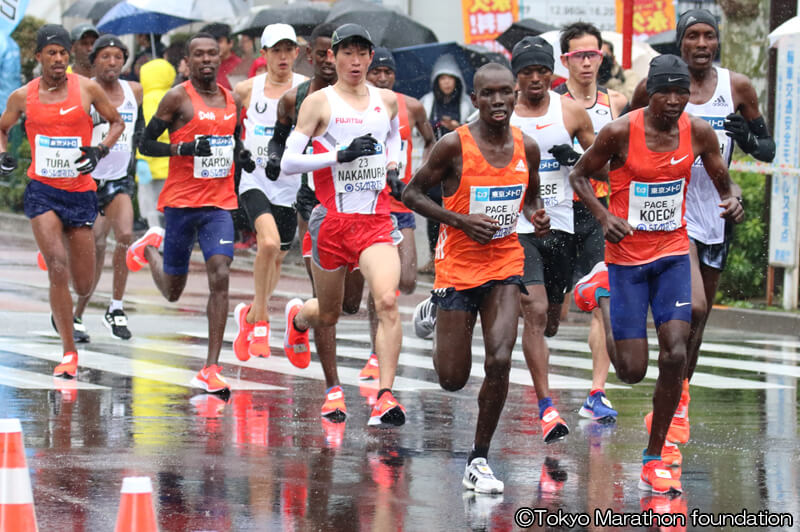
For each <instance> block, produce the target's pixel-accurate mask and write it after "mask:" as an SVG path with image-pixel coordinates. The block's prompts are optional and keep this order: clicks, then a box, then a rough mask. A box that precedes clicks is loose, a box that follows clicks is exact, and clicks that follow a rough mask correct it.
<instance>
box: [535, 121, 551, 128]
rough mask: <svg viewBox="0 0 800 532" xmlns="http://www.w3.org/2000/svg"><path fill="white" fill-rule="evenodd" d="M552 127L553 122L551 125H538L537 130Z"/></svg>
mask: <svg viewBox="0 0 800 532" xmlns="http://www.w3.org/2000/svg"><path fill="white" fill-rule="evenodd" d="M552 125H553V122H550V123H549V124H544V125H542V124H536V129H544V128H546V127H550V126H552Z"/></svg>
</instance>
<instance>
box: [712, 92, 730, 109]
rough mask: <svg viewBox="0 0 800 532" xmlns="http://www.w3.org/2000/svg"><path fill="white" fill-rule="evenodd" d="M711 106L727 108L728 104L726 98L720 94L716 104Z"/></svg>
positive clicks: (715, 101)
mask: <svg viewBox="0 0 800 532" xmlns="http://www.w3.org/2000/svg"><path fill="white" fill-rule="evenodd" d="M711 105H713V106H714V107H727V105H728V102H726V101H725V96H723V95H721V94H720V95H719V96H718V97H717V99H716V100H714V103H712V104H711Z"/></svg>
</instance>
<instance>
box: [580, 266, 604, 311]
mask: <svg viewBox="0 0 800 532" xmlns="http://www.w3.org/2000/svg"><path fill="white" fill-rule="evenodd" d="M610 290H611V289H610V288H609V283H608V268H607V267H606V263H605V262H598V263H597V264H595V265H594V268H592V271H590V272H589V273H587V274H586V275H584V276H583V277H581V278H580V279H579V280H578V282H577V283H575V290H574V296H575V305H577V307H578V308H579V309H581V310H582V311H584V312H591V311H593V310H594V309H595V308H597V305H598V303H597V300H598V299H599V298H600V297H608V295H609V294H610Z"/></svg>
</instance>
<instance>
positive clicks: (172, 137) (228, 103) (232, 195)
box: [158, 81, 238, 211]
mask: <svg viewBox="0 0 800 532" xmlns="http://www.w3.org/2000/svg"><path fill="white" fill-rule="evenodd" d="M182 86H183V88H184V90H186V94H188V95H189V98H190V99H191V101H192V110H193V111H192V112H193V113H194V114H193V115H192V119H191V120H189V122H187V123H186V125H184V126H183V127H181V128H180V129H178V130H176V131H173V132H172V133H170V134H169V142H170V144H178V143H179V142H193V141H194V140H195V138H196V137H199V136H201V135H211V140H210V141H211V151H212V154H211V156H210V157H189V156H180V155H177V156H173V157H170V158H169V174H168V176H167V181H166V182H165V183H164V189H163V190H162V191H161V195H160V196H159V197H158V210H160V211H163V210H164V207H180V208H186V207H218V208H220V209H226V210H234V209H236V207H237V206H238V201H237V199H236V190H235V189H234V183H233V146H234V139H233V132H234V130H235V129H236V103H235V102H234V100H233V96H232V95H231V93H230V92H229V91H228V90H227V89H225V88H224V87H222V86H219V90H220V91H222V93H223V94H224V95H225V107H224V108H223V107H209V106H208V105H206V103H205V101H203V98H202V97H201V96H200V95H199V94H198V93H197V91H196V90H195V89H194V87H193V86H192V82H191V81H185V82H184V83H183V85H182Z"/></svg>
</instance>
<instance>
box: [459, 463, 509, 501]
mask: <svg viewBox="0 0 800 532" xmlns="http://www.w3.org/2000/svg"><path fill="white" fill-rule="evenodd" d="M461 484H463V485H464V487H465V488H467V489H469V490H474V491H475V493H503V488H504V486H503V481H502V480H497V478H496V477H495V476H494V473H492V468H491V467H489V464H488V463H487V462H486V458H475V459H474V460H472V462H470V463H469V464H468V465H467V467H466V468H465V469H464V478H463V479H462V480H461Z"/></svg>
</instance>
